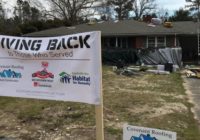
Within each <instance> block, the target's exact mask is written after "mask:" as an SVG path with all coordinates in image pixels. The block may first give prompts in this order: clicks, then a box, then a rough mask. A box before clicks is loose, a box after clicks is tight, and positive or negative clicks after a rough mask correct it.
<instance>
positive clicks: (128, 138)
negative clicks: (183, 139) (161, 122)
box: [123, 124, 176, 140]
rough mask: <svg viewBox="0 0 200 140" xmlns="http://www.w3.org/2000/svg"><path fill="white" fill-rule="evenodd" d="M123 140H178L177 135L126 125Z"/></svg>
mask: <svg viewBox="0 0 200 140" xmlns="http://www.w3.org/2000/svg"><path fill="white" fill-rule="evenodd" d="M123 140H176V133H175V132H171V131H166V130H160V129H154V128H146V127H138V126H131V125H127V124H125V125H124V128H123Z"/></svg>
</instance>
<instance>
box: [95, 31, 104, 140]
mask: <svg viewBox="0 0 200 140" xmlns="http://www.w3.org/2000/svg"><path fill="white" fill-rule="evenodd" d="M99 38H101V32H100V34H99ZM99 44H101V39H99ZM100 46H101V45H100ZM99 57H100V58H99V59H100V62H102V58H101V48H99ZM100 75H101V76H100V77H101V78H100V80H101V81H100V90H101V91H100V104H99V105H96V106H95V114H96V140H104V122H103V92H102V89H103V83H102V63H100Z"/></svg>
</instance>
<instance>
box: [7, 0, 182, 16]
mask: <svg viewBox="0 0 200 140" xmlns="http://www.w3.org/2000/svg"><path fill="white" fill-rule="evenodd" d="M3 1H4V2H5V3H6V7H8V8H10V7H14V3H15V1H16V0H3ZM42 1H44V0H42ZM157 4H158V8H159V9H160V8H163V9H168V10H169V13H170V14H173V12H174V11H175V10H178V9H179V8H181V7H182V8H184V6H185V4H186V2H185V0H157Z"/></svg>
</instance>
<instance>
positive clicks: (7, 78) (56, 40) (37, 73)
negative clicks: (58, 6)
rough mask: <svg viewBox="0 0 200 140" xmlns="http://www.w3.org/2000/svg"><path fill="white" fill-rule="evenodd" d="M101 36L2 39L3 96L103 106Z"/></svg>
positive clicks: (0, 73) (0, 87) (0, 85)
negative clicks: (101, 97)
mask: <svg viewBox="0 0 200 140" xmlns="http://www.w3.org/2000/svg"><path fill="white" fill-rule="evenodd" d="M100 58H101V44H100V32H87V33H81V34H74V35H69V36H59V37H48V38H27V37H11V36H2V35H1V36H0V96H13V97H25V98H38V99H48V100H62V101H75V102H83V103H89V104H96V105H98V104H100V92H101V89H100V86H101V85H100V84H101V59H100Z"/></svg>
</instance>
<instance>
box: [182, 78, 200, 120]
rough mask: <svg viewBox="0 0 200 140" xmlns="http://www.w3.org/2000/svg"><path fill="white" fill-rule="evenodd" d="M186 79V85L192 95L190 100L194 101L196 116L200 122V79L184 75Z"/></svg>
mask: <svg viewBox="0 0 200 140" xmlns="http://www.w3.org/2000/svg"><path fill="white" fill-rule="evenodd" d="M184 81H185V84H184V86H185V88H186V90H187V93H188V95H189V97H190V101H191V102H192V103H194V108H193V111H194V114H195V118H196V119H198V121H199V123H200V79H196V78H186V77H184Z"/></svg>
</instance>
